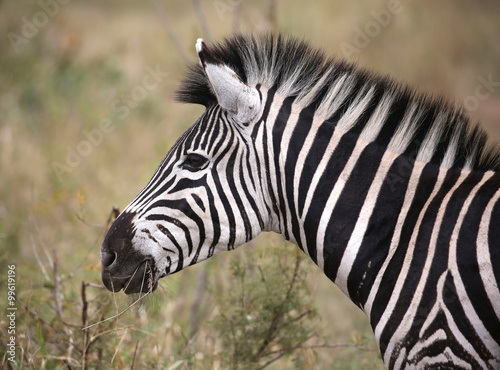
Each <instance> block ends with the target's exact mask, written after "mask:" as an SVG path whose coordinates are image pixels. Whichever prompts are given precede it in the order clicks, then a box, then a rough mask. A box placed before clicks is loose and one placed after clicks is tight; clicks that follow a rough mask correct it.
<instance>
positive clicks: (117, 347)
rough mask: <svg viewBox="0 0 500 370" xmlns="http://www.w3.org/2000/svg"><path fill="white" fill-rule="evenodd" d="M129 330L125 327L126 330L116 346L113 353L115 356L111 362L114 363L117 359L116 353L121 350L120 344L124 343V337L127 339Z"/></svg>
mask: <svg viewBox="0 0 500 370" xmlns="http://www.w3.org/2000/svg"><path fill="white" fill-rule="evenodd" d="M127 332H128V329H125V332H124V333H123V335H122V337H121V338H120V342H119V343H118V345H117V346H116V350H115V353H114V354H113V357H112V358H111V363H113V362H114V361H115V357H116V354H117V353H118V351H119V350H120V346H121V345H122V343H123V339H125V336H126V335H127Z"/></svg>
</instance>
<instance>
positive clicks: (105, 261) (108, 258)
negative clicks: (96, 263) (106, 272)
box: [101, 252, 117, 268]
mask: <svg viewBox="0 0 500 370" xmlns="http://www.w3.org/2000/svg"><path fill="white" fill-rule="evenodd" d="M116 257H117V254H116V252H112V253H108V252H103V254H102V256H101V264H102V267H104V268H108V267H109V266H111V265H112V264H113V262H115V260H116Z"/></svg>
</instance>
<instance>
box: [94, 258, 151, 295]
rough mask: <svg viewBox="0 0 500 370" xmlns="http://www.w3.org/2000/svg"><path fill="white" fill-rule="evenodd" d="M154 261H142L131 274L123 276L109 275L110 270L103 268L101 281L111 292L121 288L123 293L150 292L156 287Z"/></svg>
mask: <svg viewBox="0 0 500 370" xmlns="http://www.w3.org/2000/svg"><path fill="white" fill-rule="evenodd" d="M154 271H155V268H154V261H153V260H150V259H147V260H144V261H142V262H141V263H140V264H139V265H138V266H137V267H136V268H135V269H134V270H133V271H132V273H131V274H127V275H125V276H114V275H111V273H110V271H108V270H106V271H105V270H103V272H102V281H103V283H104V285H105V286H106V288H107V289H108V290H110V291H112V292H115V293H116V292H119V291H120V290H122V289H123V292H124V293H125V294H127V295H128V294H133V293H152V292H154V291H155V290H156V288H158V278H156V277H155V273H154Z"/></svg>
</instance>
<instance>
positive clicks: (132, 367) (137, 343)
mask: <svg viewBox="0 0 500 370" xmlns="http://www.w3.org/2000/svg"><path fill="white" fill-rule="evenodd" d="M138 350H139V341H137V342H136V343H135V351H134V357H133V358H132V365H130V370H134V367H135V359H136V358H138V356H137V352H138Z"/></svg>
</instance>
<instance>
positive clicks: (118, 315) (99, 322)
mask: <svg viewBox="0 0 500 370" xmlns="http://www.w3.org/2000/svg"><path fill="white" fill-rule="evenodd" d="M146 263H147V261H146ZM138 268H139V267H137V269H136V270H135V271H134V273H133V274H132V276H134V275H135V273H136V272H137V270H138ZM146 271H147V265H146V267H145V268H144V275H143V276H142V284H141V294H142V287H143V286H144V277H145V275H146ZM130 280H132V278H130ZM110 281H111V284H113V279H110ZM129 284H130V281H129ZM127 287H128V284H127V286H126V287H125V290H126V289H127ZM113 290H114V289H113ZM152 291H153V290H152V286H150V289H149V290H148V291H147V292H146V294H144V295H141V294H139V298H137V299H136V300H135V301H134V302H132V303H131V304H130V305H128V306H127V308H125V309H124V310H123V311H121V312H120V313H117V314H116V315H113V316H111V317H108V318H107V319H104V320H101V321H98V322H96V323H94V324H92V325H88V326H86V327H84V328H82V330H86V329H88V328H91V327H93V326H96V325H98V324H102V323H103V322H106V321H109V320H113V319H114V318H117V317H120V316H121V315H123V314H124V313H125V312H126V311H128V310H129V309H130V308H131V307H132V306H135V305H136V304H137V302H139V301H140V300H141V299H143V298H144V297H146V296H148V295H149V294H151V293H152ZM113 297H114V295H113ZM115 304H116V299H115ZM116 309H117V310H118V305H116Z"/></svg>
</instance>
